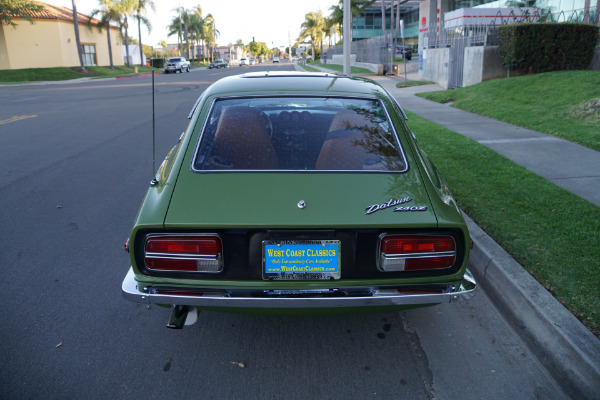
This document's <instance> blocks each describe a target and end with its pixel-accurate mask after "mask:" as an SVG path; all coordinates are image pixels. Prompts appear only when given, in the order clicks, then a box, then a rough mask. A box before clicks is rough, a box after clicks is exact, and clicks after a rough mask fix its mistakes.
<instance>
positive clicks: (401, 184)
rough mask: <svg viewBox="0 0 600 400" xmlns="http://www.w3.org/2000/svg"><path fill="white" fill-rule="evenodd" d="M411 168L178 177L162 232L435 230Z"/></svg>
mask: <svg viewBox="0 0 600 400" xmlns="http://www.w3.org/2000/svg"><path fill="white" fill-rule="evenodd" d="M436 226H437V219H436V216H435V213H434V210H433V209H432V206H431V203H430V201H429V197H428V195H427V192H426V190H425V189H424V187H423V184H422V182H421V179H420V177H419V175H418V173H417V172H416V170H415V169H410V170H408V171H407V172H404V173H397V174H386V173H352V172H348V173H324V172H310V173H305V172H291V173H288V172H286V173H279V172H262V173H252V172H248V173H235V172H231V173H229V172H226V173H197V172H192V171H190V170H187V171H182V172H181V173H180V175H179V178H178V182H177V184H176V187H175V190H174V193H173V198H172V200H171V204H170V206H169V210H168V213H167V215H166V218H165V227H166V228H193V229H196V228H200V229H206V228H209V229H210V228H212V229H219V228H222V229H227V228H278V229H286V228H315V229H317V228H355V227H363V228H367V227H373V228H384V227H390V228H393V227H402V228H426V227H429V228H435V227H436Z"/></svg>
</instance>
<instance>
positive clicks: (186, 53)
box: [183, 25, 190, 60]
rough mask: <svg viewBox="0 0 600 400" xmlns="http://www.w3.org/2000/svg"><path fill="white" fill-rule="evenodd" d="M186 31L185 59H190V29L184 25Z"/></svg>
mask: <svg viewBox="0 0 600 400" xmlns="http://www.w3.org/2000/svg"><path fill="white" fill-rule="evenodd" d="M183 28H184V31H185V58H186V59H188V60H189V59H190V38H189V36H188V27H187V25H183Z"/></svg>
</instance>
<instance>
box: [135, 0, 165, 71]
mask: <svg viewBox="0 0 600 400" xmlns="http://www.w3.org/2000/svg"><path fill="white" fill-rule="evenodd" d="M146 7H150V8H151V9H152V11H154V10H155V8H154V2H153V1H152V0H137V1H136V8H135V11H136V15H135V19H137V23H138V37H139V38H138V41H139V44H140V65H143V63H144V53H143V52H142V23H144V25H146V28H148V32H150V31H151V30H152V25H151V24H150V21H149V20H148V18H146V17H144V16H143V15H142V14H143V13H145V12H146ZM165 50H166V46H165Z"/></svg>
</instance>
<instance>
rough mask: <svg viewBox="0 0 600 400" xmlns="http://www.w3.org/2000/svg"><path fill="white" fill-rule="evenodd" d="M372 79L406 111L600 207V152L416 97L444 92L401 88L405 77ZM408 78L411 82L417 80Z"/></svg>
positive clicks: (414, 87)
mask: <svg viewBox="0 0 600 400" xmlns="http://www.w3.org/2000/svg"><path fill="white" fill-rule="evenodd" d="M413 75H414V74H413ZM412 78H414V76H412ZM371 79H373V80H374V81H376V82H377V83H379V84H380V85H381V86H383V87H384V88H385V89H386V90H387V91H388V92H390V93H391V94H392V95H393V96H394V97H396V98H397V99H398V101H399V102H400V104H401V105H402V107H403V108H404V109H406V110H408V111H410V112H413V113H415V114H417V115H419V116H421V117H423V118H425V119H428V120H430V121H432V122H435V123H436V124H439V125H442V126H445V127H446V128H448V129H450V130H452V131H454V132H457V133H460V134H461V135H464V136H467V137H470V138H471V139H473V140H475V141H477V142H479V143H480V144H482V145H484V146H487V147H489V148H491V149H492V150H494V151H495V152H497V153H499V154H502V155H503V156H505V157H506V158H508V159H510V160H512V161H514V162H515V163H517V164H519V165H522V166H524V167H525V168H527V169H528V170H530V171H532V172H535V173H536V174H538V175H540V176H542V177H544V178H546V179H548V180H549V181H551V182H553V183H554V184H556V185H558V186H560V187H562V188H564V189H567V190H568V191H570V192H572V193H574V194H576V195H578V196H579V197H582V198H584V199H586V200H588V201H589V202H591V203H593V204H595V205H597V206H600V152H597V151H595V150H591V149H588V148H587V147H583V146H581V145H578V144H575V143H573V142H569V141H567V140H563V139H559V138H557V137H554V136H550V135H546V134H542V133H539V132H535V131H532V130H529V129H525V128H521V127H518V126H515V125H511V124H508V123H506V122H501V121H497V120H495V119H492V118H487V117H483V116H481V115H478V114H473V113H470V112H468V111H463V110H460V109H458V108H454V107H450V106H448V105H444V104H440V103H436V102H433V101H430V100H426V99H423V98H421V97H417V96H415V93H420V92H431V91H434V90H442V89H440V87H439V86H437V85H424V86H413V87H408V88H402V89H399V88H397V87H396V83H398V82H403V81H404V78H402V79H400V77H384V76H373V77H371ZM408 79H409V80H411V76H409V78H408ZM415 79H416V78H415Z"/></svg>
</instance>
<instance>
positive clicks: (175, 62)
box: [165, 57, 190, 74]
mask: <svg viewBox="0 0 600 400" xmlns="http://www.w3.org/2000/svg"><path fill="white" fill-rule="evenodd" d="M177 71H179V72H183V71H186V72H190V62H189V61H188V60H186V59H185V57H171V58H169V59H168V60H167V62H166V63H165V74H168V73H169V72H177Z"/></svg>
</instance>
